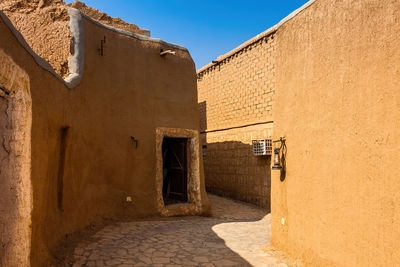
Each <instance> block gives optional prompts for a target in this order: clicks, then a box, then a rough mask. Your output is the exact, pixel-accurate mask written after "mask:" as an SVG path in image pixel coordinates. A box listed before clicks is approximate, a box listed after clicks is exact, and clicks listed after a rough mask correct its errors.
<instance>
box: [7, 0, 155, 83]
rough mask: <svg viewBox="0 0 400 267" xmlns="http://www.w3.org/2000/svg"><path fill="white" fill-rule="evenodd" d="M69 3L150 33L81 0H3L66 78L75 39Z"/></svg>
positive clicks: (129, 28)
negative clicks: (71, 25) (72, 0)
mask: <svg viewBox="0 0 400 267" xmlns="http://www.w3.org/2000/svg"><path fill="white" fill-rule="evenodd" d="M67 5H68V6H71V7H74V8H76V9H79V10H81V11H82V12H83V13H86V14H87V15H89V16H91V17H93V18H94V19H96V20H98V21H100V22H101V23H103V24H108V25H110V26H113V27H116V28H121V29H123V30H127V31H131V32H133V33H138V34H147V33H146V32H147V31H146V30H141V29H139V28H138V27H137V26H136V25H134V24H130V23H126V22H124V21H122V20H121V19H119V18H116V19H113V18H111V17H109V16H107V15H106V14H105V13H102V12H100V11H98V10H97V9H94V8H91V7H87V6H85V4H83V3H81V2H79V1H77V2H75V3H73V4H66V3H64V2H63V1H62V0H31V1H25V0H2V1H0V10H2V11H3V12H4V13H5V14H6V15H7V16H8V17H9V19H10V20H11V21H12V22H13V24H14V26H15V27H16V28H17V29H18V31H20V32H21V33H22V35H23V36H24V38H25V40H26V41H27V43H28V44H29V45H30V46H31V47H32V49H33V50H34V51H35V52H36V53H37V54H38V55H40V56H41V57H43V58H44V59H46V61H48V62H49V63H50V64H51V65H52V66H53V68H54V70H55V71H56V72H57V73H58V74H60V75H61V76H62V77H64V78H65V77H66V76H67V75H68V57H69V56H70V55H71V52H70V46H71V42H72V35H71V32H70V30H69V25H68V24H69V15H68V11H67V9H66V6H67Z"/></svg>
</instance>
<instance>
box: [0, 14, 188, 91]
mask: <svg viewBox="0 0 400 267" xmlns="http://www.w3.org/2000/svg"><path fill="white" fill-rule="evenodd" d="M67 10H68V14H69V16H70V21H69V28H70V31H71V33H72V36H73V38H74V53H73V54H72V55H71V56H70V57H69V58H68V67H69V75H68V76H67V77H66V78H65V79H63V78H62V77H61V76H60V75H59V74H58V73H57V72H55V70H54V69H53V67H52V66H51V65H50V63H49V62H47V61H46V60H45V59H44V58H42V57H41V56H39V55H38V54H37V53H36V52H35V51H33V49H32V48H31V47H30V46H29V44H28V43H27V42H26V40H25V38H24V36H23V35H22V34H21V32H19V31H18V30H17V29H16V28H15V26H14V24H13V23H12V22H11V20H10V19H9V18H8V17H7V15H5V14H4V13H3V12H2V11H1V10H0V19H1V20H2V21H3V22H4V23H5V25H6V26H7V27H8V28H9V29H10V31H11V33H12V34H13V35H14V36H15V37H16V38H17V41H18V42H19V43H20V44H21V46H22V47H23V48H24V49H25V50H26V51H27V52H28V53H29V54H30V55H31V56H32V57H33V59H34V60H35V62H36V64H37V65H38V66H39V67H41V68H42V69H44V70H46V71H48V72H50V73H51V74H53V75H54V76H55V77H56V78H57V79H58V80H60V81H61V82H62V83H64V84H65V86H66V87H68V88H69V89H73V88H75V87H76V86H78V85H79V84H80V83H81V82H82V80H83V70H84V61H85V26H84V19H83V18H85V19H87V20H89V21H92V22H94V23H95V24H97V25H99V26H101V27H103V28H106V29H108V30H111V31H114V32H117V33H119V34H123V35H127V36H130V37H134V38H136V39H139V40H141V41H150V42H156V43H160V44H163V45H166V46H169V47H173V48H176V49H180V50H183V51H188V50H187V48H185V47H183V46H180V45H176V44H172V43H168V42H165V41H163V40H161V39H157V38H151V37H148V36H144V35H139V34H134V33H132V32H129V31H125V30H121V29H117V28H114V27H111V26H108V25H105V24H102V23H100V22H98V21H97V20H95V19H93V18H91V17H89V16H88V15H86V14H84V13H83V12H81V11H80V10H78V9H76V8H72V7H67Z"/></svg>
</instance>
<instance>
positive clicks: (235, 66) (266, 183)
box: [197, 31, 275, 208]
mask: <svg viewBox="0 0 400 267" xmlns="http://www.w3.org/2000/svg"><path fill="white" fill-rule="evenodd" d="M267 32H268V33H267ZM267 32H266V33H263V34H261V35H262V37H260V38H256V37H255V39H254V40H249V41H248V42H247V43H245V44H244V45H242V46H243V48H242V49H236V50H237V51H236V52H235V51H233V52H228V54H227V55H224V56H221V57H219V58H218V59H217V60H218V61H219V63H217V64H215V65H213V66H209V67H207V66H205V67H203V68H202V69H200V70H199V71H198V81H197V86H198V102H199V114H200V128H201V131H202V142H203V146H204V149H206V150H207V152H206V156H205V157H204V171H205V177H206V187H207V190H208V191H210V192H213V193H217V194H219V195H223V196H229V197H232V198H235V199H239V200H243V201H247V202H250V203H254V204H257V205H259V206H262V207H266V208H269V206H270V170H269V162H270V156H262V157H259V156H254V155H253V152H252V140H256V139H267V138H270V137H271V135H272V125H273V123H272V103H273V98H274V93H275V40H274V32H273V31H267ZM211 65H212V64H211Z"/></svg>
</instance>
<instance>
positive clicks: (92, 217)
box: [0, 17, 209, 266]
mask: <svg viewBox="0 0 400 267" xmlns="http://www.w3.org/2000/svg"><path fill="white" fill-rule="evenodd" d="M83 22H84V31H85V32H86V34H85V35H84V36H85V39H84V48H85V53H84V65H83V66H84V74H83V80H82V82H81V83H80V84H79V85H78V86H76V87H75V88H73V89H68V88H67V86H66V85H65V84H63V82H62V81H60V79H59V78H57V77H56V76H55V75H54V74H52V73H51V72H49V71H46V70H44V69H43V68H41V67H40V66H39V65H38V64H37V63H36V61H35V60H34V59H33V57H32V56H31V55H30V54H29V53H28V52H27V50H25V49H24V48H23V47H22V46H21V45H20V43H19V42H18V41H17V39H16V37H15V35H14V34H13V33H12V32H11V31H10V28H9V27H7V26H6V25H5V24H4V21H3V20H0V49H2V50H4V53H5V54H7V55H9V57H11V58H12V60H13V61H15V63H16V64H17V65H19V66H21V67H22V68H23V69H24V71H25V72H26V73H27V74H28V75H29V79H30V88H31V94H32V135H31V145H32V156H31V159H32V171H31V181H32V191H33V210H32V238H31V247H32V252H31V264H32V265H33V266H42V265H44V264H45V263H46V262H47V260H48V259H49V258H51V257H53V256H54V253H55V248H56V247H57V246H58V245H59V244H60V243H61V242H63V241H65V240H68V236H69V234H71V233H73V232H76V231H79V230H82V229H84V228H85V227H86V226H88V225H91V224H98V223H101V222H102V221H104V220H107V219H123V220H125V219H132V218H137V217H144V216H152V215H157V214H159V211H158V202H157V194H156V193H157V186H159V185H158V184H156V178H155V177H156V173H155V172H156V170H155V166H156V129H157V128H159V127H166V128H179V129H189V130H193V131H198V129H199V121H198V112H197V92H196V71H195V66H194V62H193V60H192V58H191V57H190V54H189V53H188V51H187V50H186V49H184V48H182V47H178V46H174V45H171V44H168V43H165V42H162V41H157V40H154V39H150V38H147V37H146V38H142V37H140V38H139V37H135V36H133V35H131V36H130V35H127V34H124V33H122V32H118V31H116V30H113V29H109V28H105V27H104V26H102V25H100V24H98V23H96V22H94V21H93V20H90V19H87V18H86V17H85V18H84V19H83ZM87 33H90V34H87ZM104 36H106V38H107V45H106V47H105V48H104V55H103V56H101V55H100V54H99V51H98V48H99V47H100V40H102V39H103V38H104ZM161 49H164V50H167V49H169V50H174V51H176V54H175V55H167V56H164V57H162V56H160V50H161ZM132 136H133V137H135V139H136V140H138V146H137V148H136V145H135V143H134V142H133V141H132V138H131V137H132ZM200 149H201V148H200V147H199V151H200ZM198 164H199V165H200V166H198V170H199V172H200V174H199V177H200V190H201V192H200V193H201V194H200V198H201V209H200V210H199V211H198V213H203V212H207V211H209V203H208V200H207V196H206V194H205V189H204V176H203V172H202V161H201V160H200V161H199V163H198ZM128 196H129V197H131V199H132V201H131V202H127V201H126V200H127V197H128Z"/></svg>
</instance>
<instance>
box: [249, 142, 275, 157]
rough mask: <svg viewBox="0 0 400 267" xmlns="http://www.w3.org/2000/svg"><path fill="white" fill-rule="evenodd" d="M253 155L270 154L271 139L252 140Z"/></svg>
mask: <svg viewBox="0 0 400 267" xmlns="http://www.w3.org/2000/svg"><path fill="white" fill-rule="evenodd" d="M253 154H254V155H255V156H264V155H272V139H263V140H253Z"/></svg>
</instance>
